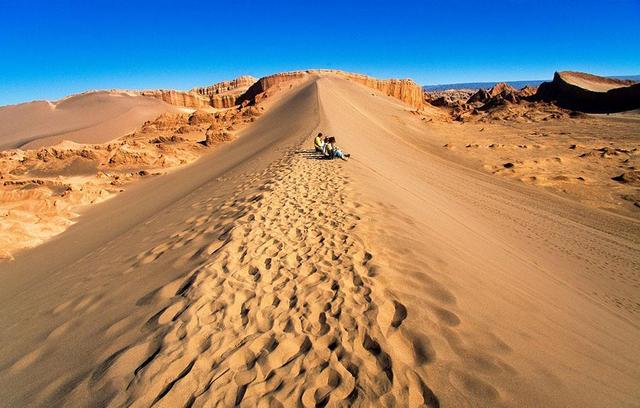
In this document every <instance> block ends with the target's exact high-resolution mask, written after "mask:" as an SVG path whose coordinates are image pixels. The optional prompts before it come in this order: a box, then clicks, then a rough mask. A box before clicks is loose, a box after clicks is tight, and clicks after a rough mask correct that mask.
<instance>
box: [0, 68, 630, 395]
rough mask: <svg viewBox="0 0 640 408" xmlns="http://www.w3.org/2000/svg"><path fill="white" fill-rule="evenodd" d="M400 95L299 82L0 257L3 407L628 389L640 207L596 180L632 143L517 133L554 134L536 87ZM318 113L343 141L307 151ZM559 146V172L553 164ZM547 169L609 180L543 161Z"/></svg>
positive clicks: (356, 85)
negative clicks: (321, 154) (420, 100)
mask: <svg viewBox="0 0 640 408" xmlns="http://www.w3.org/2000/svg"><path fill="white" fill-rule="evenodd" d="M396 85H397V86H396ZM408 90H410V84H409V85H407V83H400V85H398V83H393V86H387V85H384V86H378V84H376V86H375V87H372V86H371V84H369V85H367V81H358V80H357V79H356V78H354V77H349V76H345V75H340V74H335V73H332V72H309V73H307V74H306V75H300V76H297V77H296V80H295V82H285V83H282V84H280V87H279V88H278V89H277V90H275V89H274V90H271V91H269V90H267V91H266V92H267V93H268V94H269V96H268V97H267V98H266V99H265V100H264V101H262V102H264V105H262V106H263V107H264V110H263V111H261V112H260V113H259V115H256V116H254V117H253V118H254V120H248V119H247V120H243V121H242V123H240V121H238V123H237V124H236V126H240V125H241V126H240V129H239V130H238V131H237V133H235V134H233V137H232V138H231V139H232V140H228V141H225V140H226V138H221V139H220V138H217V139H216V137H217V136H219V135H220V133H219V132H220V131H222V132H224V128H226V127H227V126H229V123H230V122H229V121H225V122H224V124H223V125H221V127H222V129H218V128H216V126H214V125H215V123H218V122H216V121H215V120H213V119H212V120H211V124H210V125H209V126H208V127H206V129H205V127H201V128H200V130H197V131H194V136H193V137H192V138H191V139H189V138H188V137H186V139H189V140H191V144H188V142H187V141H185V140H182V141H179V143H182V144H183V146H185V149H186V146H187V145H188V146H192V147H190V148H189V149H190V150H189V151H190V152H194V153H193V155H194V157H196V156H197V157H199V159H196V158H194V159H193V160H190V161H189V162H188V163H182V164H180V165H179V166H172V167H171V168H172V169H173V170H172V171H169V172H167V174H164V175H159V176H157V177H141V180H139V181H137V182H135V183H130V184H128V185H127V187H126V188H124V189H123V190H124V191H122V192H118V193H117V194H113V195H112V196H111V198H110V199H109V200H106V201H103V202H101V203H99V204H95V205H92V206H89V207H86V208H85V209H84V210H83V212H82V216H81V217H79V218H77V219H76V222H75V223H74V224H72V225H70V226H68V229H66V231H64V232H63V233H61V234H58V235H56V236H55V237H53V238H51V239H49V240H47V241H46V242H44V243H43V244H41V245H39V246H37V247H35V248H32V249H28V250H23V251H17V252H15V253H14V256H15V259H14V260H12V261H5V262H2V263H0V283H1V284H0V343H1V344H2V349H1V351H0V398H1V400H2V401H3V403H4V404H6V405H7V406H62V405H63V406H91V407H93V406H113V407H117V406H141V407H143V406H166V407H176V406H190V407H204V406H233V405H240V406H429V407H437V406H443V407H454V406H455V407H457V406H469V407H482V406H491V407H494V406H513V407H525V406H526V407H540V406H550V407H566V406H593V407H600V406H616V407H627V406H628V407H632V406H637V404H638V401H639V400H640V391H639V390H640V387H638V383H639V382H640V368H639V367H640V346H639V345H640V341H639V340H640V319H639V317H640V233H639V231H640V228H639V227H640V220H639V217H638V215H637V214H638V212H637V211H636V210H638V208H637V207H635V206H634V205H633V202H632V201H629V202H626V201H625V202H624V205H621V206H618V207H615V208H608V207H607V205H608V203H610V202H612V200H614V201H615V199H616V198H615V197H617V194H619V193H620V192H615V193H607V194H613V195H611V197H614V198H610V199H609V198H607V197H608V196H607V195H606V194H604V193H602V191H604V190H605V188H604V187H602V186H601V183H604V182H605V181H604V179H605V178H606V176H605V175H604V174H606V173H607V172H608V171H611V172H613V170H614V168H615V171H616V172H617V171H618V170H619V169H618V168H617V167H616V166H632V164H629V163H630V162H627V163H618V162H619V161H622V160H620V158H619V157H618V156H619V155H627V154H628V155H629V156H632V157H629V159H630V160H632V161H633V160H637V155H635V154H636V153H634V152H633V151H632V149H633V148H632V147H631V146H626V145H622V144H620V143H622V142H620V138H614V139H612V140H611V143H613V144H614V145H615V146H608V147H611V148H612V149H613V150H612V151H611V152H609V151H604V153H606V154H607V155H609V156H612V157H613V159H612V160H613V161H612V162H611V163H613V164H608V166H609V167H606V166H605V168H604V170H602V171H601V172H598V170H597V169H596V168H597V167H598V166H599V162H595V161H597V160H605V159H606V160H608V159H609V158H608V157H604V158H602V157H597V155H598V154H600V153H602V151H600V150H596V153H595V155H594V157H593V159H589V160H594V162H590V163H592V164H591V165H590V166H591V167H593V168H590V169H589V170H580V169H583V168H585V167H589V166H584V165H583V163H584V162H582V161H580V158H574V157H573V155H576V156H577V155H579V154H581V153H582V152H587V153H588V152H590V151H593V148H600V147H603V146H602V143H601V140H599V139H597V135H596V134H595V133H591V134H587V135H586V136H583V137H584V140H583V141H580V142H579V143H575V144H577V146H576V148H575V149H570V148H569V147H570V146H566V143H565V142H564V140H562V139H558V138H547V139H549V140H551V139H552V140H551V141H550V142H549V143H547V139H545V138H544V137H543V138H534V137H533V136H532V135H531V134H527V132H530V130H531V129H532V128H534V127H535V128H538V127H540V132H546V133H547V134H551V132H553V130H552V129H551V128H549V129H547V128H546V127H545V126H546V125H544V126H543V124H542V123H541V122H537V116H536V117H533V116H531V115H532V113H531V112H533V111H532V110H531V109H533V108H531V107H529V105H526V104H523V105H517V106H519V107H521V108H522V109H521V110H519V111H518V112H516V115H515V116H514V117H509V118H508V119H507V121H506V123H505V118H507V116H504V115H502V113H504V109H515V108H514V107H513V106H508V107H507V108H503V109H501V110H500V112H502V113H498V114H496V115H495V116H496V117H500V118H501V119H495V120H494V118H493V116H492V113H491V112H489V113H487V114H486V115H484V114H483V115H478V117H477V118H476V119H473V120H468V121H465V119H464V118H465V117H466V118H469V117H470V116H468V115H467V114H466V113H465V114H462V113H461V112H458V114H462V117H463V120H462V122H460V121H458V120H453V119H452V112H449V111H448V110H447V109H445V108H436V107H431V106H425V107H419V106H414V105H413V104H412V102H411V101H414V103H415V104H417V102H416V101H415V98H414V97H413V96H412V93H411V92H409V91H408ZM390 95H391V96H390ZM262 96H263V97H264V94H263V95H262ZM393 96H396V98H394V97H393ZM400 99H403V100H404V102H408V103H409V104H407V103H404V102H403V101H401V100H400ZM254 102H260V101H254ZM252 106H254V105H252V104H251V103H249V104H248V105H246V106H245V108H244V109H251V107H252ZM530 108H531V109H530ZM553 111H554V112H562V111H561V110H558V109H556V108H553ZM239 112H241V111H239ZM522 112H525V113H526V112H530V113H531V115H529V117H525V116H523V115H524V113H522ZM535 112H538V113H536V114H539V112H540V109H537V110H535ZM554 112H551V113H549V114H550V115H551V114H553V113H554ZM563 115H566V117H565V116H563ZM563 115H560V116H557V117H553V118H551V119H549V121H548V122H549V125H548V126H550V127H553V126H559V127H562V126H568V127H569V128H571V129H574V132H575V133H576V137H577V136H579V135H580V134H582V132H583V131H586V130H587V128H592V127H594V126H608V125H607V124H609V123H610V122H606V121H608V120H612V122H611V123H613V120H614V119H615V118H607V117H598V116H590V117H589V118H586V119H585V120H587V122H581V123H578V121H579V120H580V118H571V117H570V115H569V113H564V114H563ZM516 117H525V119H523V120H521V121H520V120H516ZM188 118H189V116H185V119H184V120H189V119H188ZM531 118H533V119H531ZM483 120H484V122H483ZM627 120H635V119H633V118H632V119H623V120H621V121H619V123H622V124H621V125H620V128H619V130H618V131H619V132H620V135H622V134H623V133H624V134H627V133H625V129H628V128H631V126H632V125H629V122H627ZM541 121H542V119H541ZM554 121H555V122H554ZM589 121H590V122H589ZM603 121H604V122H603ZM545 122H546V121H545ZM511 123H516V125H513V129H514V131H513V132H507V131H506V130H505V129H506V127H507V126H510V124H511ZM576 123H577V124H576ZM554 124H555V125H554ZM561 124H564V125H561ZM149 125H151V123H149ZM153 126H154V127H155V129H154V130H153V132H158V128H157V124H154V125H153ZM518 126H519V127H518ZM612 126H615V125H612ZM212 127H213V129H212ZM482 128H484V130H481V129H482ZM209 129H211V132H208V130H209ZM319 131H321V132H323V133H327V134H331V135H335V136H336V138H337V139H338V144H339V145H340V147H341V148H343V149H344V150H345V151H347V152H350V153H352V155H353V156H352V158H351V159H350V160H349V161H347V162H343V161H338V160H332V161H328V160H317V157H315V156H314V155H313V154H312V153H311V151H310V150H311V143H312V139H313V137H314V136H315V135H316V134H317V133H318V132H319ZM173 132H174V130H173V129H172V130H171V132H170V133H173ZM136 134H137V135H138V136H140V135H141V134H144V131H143V130H142V129H140V130H139V131H136V132H135V133H134V135H136ZM185 134H187V135H188V134H189V132H187V133H185ZM154 135H155V136H154V137H159V136H158V135H157V134H156V133H154ZM196 135H199V136H196ZM203 135H205V136H206V137H207V139H209V140H215V141H216V143H215V148H213V149H204V147H203V149H201V150H198V149H200V148H199V147H193V146H195V144H198V143H197V142H198V141H201V142H202V141H203V140H200V139H201V138H202V137H203ZM216 135H217V136H216ZM456 135H457V136H456ZM503 136H504V137H503ZM562 136H566V137H567V138H569V137H570V136H573V135H562ZM614 136H615V134H612V135H610V137H612V138H613V137H614ZM132 137H136V136H132ZM505 137H507V139H505ZM633 137H637V135H636V136H633ZM460 138H466V139H460ZM508 138H511V139H508ZM526 138H529V139H531V138H534V139H535V141H530V142H528V143H529V144H531V145H532V147H531V149H532V150H533V149H536V148H535V147H533V145H534V144H539V145H541V146H542V147H541V148H540V149H539V150H541V151H543V150H546V151H547V153H544V154H539V155H536V156H532V157H529V156H526V155H529V154H530V153H529V151H530V150H529V147H528V148H526V149H525V148H518V147H517V144H522V143H523V142H522V141H521V140H520V139H526ZM143 139H144V140H148V137H147V136H144V137H142V136H140V139H138V142H137V143H140V144H141V146H142V145H143V146H142V147H141V149H147V148H148V146H147V144H148V143H150V142H145V143H146V144H142V142H140V140H143ZM207 139H205V140H204V142H205V143H204V144H206V141H207ZM218 139H220V140H219V142H218ZM494 139H495V142H493V141H492V140H494ZM126 140H127V139H126V138H125V139H124V140H120V142H118V143H125V142H126ZM567 142H569V140H567ZM172 143H173V142H172ZM490 143H502V144H503V145H505V146H504V147H500V148H498V149H494V148H491V147H489V146H488V144H490ZM633 143H635V142H633V141H630V142H629V144H633ZM467 144H470V145H472V144H477V145H478V147H477V148H476V147H473V148H472V147H466V145H467ZM618 144H620V145H619V146H618ZM198 145H200V146H202V144H198ZM445 145H447V146H445ZM484 145H487V147H486V148H485V146H484ZM547 145H548V146H549V147H546V146H547ZM480 146H482V148H481V147H480ZM636 146H637V145H636ZM615 149H621V150H627V152H620V151H619V152H618V156H616V155H615V154H614V152H616V150H615ZM76 150H77V149H76ZM97 150H98V151H100V149H97ZM568 150H570V151H568ZM494 151H498V152H500V153H487V154H484V153H483V154H481V153H478V152H494ZM523 151H526V152H527V153H526V155H525V156H523V155H522V154H523V153H521V152H523ZM567 151H568V152H567ZM469 152H475V153H469ZM549 152H550V153H549ZM559 152H564V153H562V154H566V155H567V156H566V157H565V156H558V157H560V162H561V163H564V166H565V167H562V170H558V168H556V169H548V168H547V167H546V166H544V165H542V164H540V160H542V158H544V157H547V156H548V155H550V157H555V156H556V155H559V154H560V153H559ZM598 152H599V153H598ZM182 154H183V153H180V152H178V153H176V155H177V156H176V157H179V156H180V155H182ZM474 155H475V156H474ZM169 156H170V157H173V156H172V155H169ZM127 157H128V156H127ZM154 157H155V156H154ZM589 157H591V156H589ZM506 159H508V160H510V161H512V162H513V163H515V166H513V167H509V168H507V167H505V166H504V165H503V164H504V163H503V160H506ZM517 160H521V161H522V163H519V162H518V161H517ZM527 160H529V162H528V161H527ZM535 160H538V163H534V161H535ZM624 160H626V159H624ZM107 163H108V161H107ZM532 163H533V164H532ZM534 164H538V166H536V165H534ZM483 166H484V167H483ZM494 166H495V168H494ZM498 166H502V169H513V173H511V172H509V173H507V174H502V173H505V172H504V171H503V170H501V169H499V168H498ZM521 168H522V169H521ZM136 169H137V167H136ZM567 169H569V170H567ZM627 170H628V171H633V170H629V169H627ZM558 171H562V172H563V173H562V174H563V175H565V176H566V177H567V179H568V180H569V179H570V178H571V177H573V176H578V175H582V174H583V173H578V171H585V172H587V173H585V174H584V176H586V177H584V178H585V180H584V181H585V184H587V186H586V187H585V188H586V189H588V190H587V191H593V192H594V197H596V198H595V199H594V200H592V201H589V200H586V199H584V197H582V196H581V195H580V194H581V193H579V192H575V193H572V192H571V189H570V188H569V187H567V191H569V192H568V193H564V192H562V191H561V190H562V188H557V187H555V184H554V186H551V187H550V188H545V187H544V186H541V185H539V184H540V183H539V182H535V181H532V180H531V178H530V177H531V174H534V175H536V177H537V178H536V180H547V179H548V178H549V177H548V176H547V175H546V174H547V173H544V172H551V173H554V172H558ZM540 172H543V174H540ZM492 173H496V174H492ZM503 175H505V176H506V177H502V176H503ZM543 176H544V177H543ZM16 177H17V176H16ZM561 181H562V180H557V182H558V183H559V182H561ZM609 181H610V182H611V183H617V184H611V185H613V186H616V187H617V186H618V184H621V183H620V182H618V181H616V180H608V181H607V182H609ZM562 182H564V181H562ZM567 183H578V181H573V180H570V181H568V182H567ZM633 183H635V182H627V183H622V184H624V188H629V189H633V188H634V184H633ZM571 185H572V184H571ZM590 186H594V187H593V189H592V187H590ZM547 187H548V186H547ZM600 188H602V191H601V190H599V189H600ZM631 191H632V190H631ZM636 191H637V190H636ZM598 192H600V193H602V194H601V195H602V196H603V197H604V198H598V197H600V195H598V194H600V193H598ZM625 194H626V193H625ZM627 201H628V200H627ZM629 203H631V204H629ZM612 205H613V204H612ZM634 211H635V212H634Z"/></svg>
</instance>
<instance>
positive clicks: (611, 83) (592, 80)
mask: <svg viewBox="0 0 640 408" xmlns="http://www.w3.org/2000/svg"><path fill="white" fill-rule="evenodd" d="M560 76H561V77H562V79H564V80H565V81H566V82H568V83H570V84H572V85H575V86H578V87H580V88H584V89H588V90H590V91H594V92H607V91H610V90H611V89H616V88H622V87H625V86H629V85H631V84H633V83H634V81H630V80H619V79H613V78H605V77H600V76H596V75H590V74H586V73H583V72H570V71H565V72H560Z"/></svg>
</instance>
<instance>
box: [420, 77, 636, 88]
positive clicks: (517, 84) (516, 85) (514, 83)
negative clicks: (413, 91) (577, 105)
mask: <svg viewBox="0 0 640 408" xmlns="http://www.w3.org/2000/svg"><path fill="white" fill-rule="evenodd" d="M609 78H616V79H631V80H633V81H640V75H626V76H612V77H609ZM545 81H551V80H550V79H532V80H527V81H503V82H506V83H507V84H509V85H510V86H512V87H514V88H516V89H520V88H522V87H523V86H526V85H529V86H538V85H540V84H541V83H543V82H545ZM498 82H500V81H497V82H463V83H457V84H440V85H425V86H423V87H422V89H424V90H425V91H444V90H447V89H480V88H485V89H488V88H491V87H493V86H494V85H495V84H497V83H498Z"/></svg>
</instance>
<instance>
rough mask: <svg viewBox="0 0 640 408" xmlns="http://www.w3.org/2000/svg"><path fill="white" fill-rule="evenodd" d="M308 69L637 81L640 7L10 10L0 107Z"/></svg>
mask: <svg viewBox="0 0 640 408" xmlns="http://www.w3.org/2000/svg"><path fill="white" fill-rule="evenodd" d="M304 68H338V69H344V70H347V71H355V72H362V73H367V74H370V75H374V76H378V77H410V78H413V79H415V80H416V81H417V82H418V83H420V84H438V83H453V82H474V81H494V80H517V79H546V78H551V76H552V75H553V72H554V71H555V70H581V71H588V72H593V73H596V74H601V75H627V74H628V75H630V74H640V0H604V1H603V0H583V1H577V0H576V1H565V0H552V1H549V0H539V1H525V0H501V1H480V0H473V1H471V0H442V1H418V0H415V1H376V0H369V1H346V0H343V1H313V0H303V1H257V0H256V1H248V0H233V1H222V2H218V1H213V0H209V1H198V0H190V1H165V0H154V1H136V0H128V1H121V0H78V1H56V0H48V1H30V0H0V105H4V104H11V103H18V102H23V101H28V100H33V99H57V98H60V97H62V96H65V95H67V94H71V93H77V92H81V91H84V90H88V89H105V88H106V89H110V88H127V89H146V88H175V89H189V88H191V87H193V86H199V85H207V84H210V83H213V82H217V81H220V80H224V79H230V78H233V77H236V76H238V75H242V74H250V75H254V76H263V75H267V74H270V73H274V72H279V71H284V70H293V69H304Z"/></svg>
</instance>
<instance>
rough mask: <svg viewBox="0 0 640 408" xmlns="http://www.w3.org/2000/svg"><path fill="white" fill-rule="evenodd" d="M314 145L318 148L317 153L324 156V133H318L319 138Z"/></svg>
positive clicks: (317, 137)
mask: <svg viewBox="0 0 640 408" xmlns="http://www.w3.org/2000/svg"><path fill="white" fill-rule="evenodd" d="M313 145H314V147H315V148H316V152H318V153H322V154H324V141H323V140H322V133H318V136H316V138H315V139H314V140H313Z"/></svg>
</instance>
